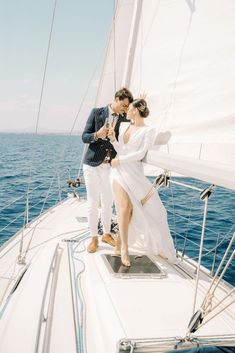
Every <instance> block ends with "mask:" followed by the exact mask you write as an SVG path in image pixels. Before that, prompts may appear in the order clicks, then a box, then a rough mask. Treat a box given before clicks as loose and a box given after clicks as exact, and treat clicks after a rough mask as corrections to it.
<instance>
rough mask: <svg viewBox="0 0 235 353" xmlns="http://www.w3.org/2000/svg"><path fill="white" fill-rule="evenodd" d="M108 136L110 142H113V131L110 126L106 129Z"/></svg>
mask: <svg viewBox="0 0 235 353" xmlns="http://www.w3.org/2000/svg"><path fill="white" fill-rule="evenodd" d="M108 138H109V139H110V141H111V142H113V141H114V140H115V131H114V128H113V127H112V126H110V128H109V130H108Z"/></svg>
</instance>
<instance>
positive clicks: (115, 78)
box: [113, 0, 117, 93]
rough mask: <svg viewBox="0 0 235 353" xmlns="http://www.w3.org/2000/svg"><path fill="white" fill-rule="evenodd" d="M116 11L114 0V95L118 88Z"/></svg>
mask: <svg viewBox="0 0 235 353" xmlns="http://www.w3.org/2000/svg"><path fill="white" fill-rule="evenodd" d="M116 11H117V4H116V1H115V0H113V13H114V15H113V83H114V93H115V92H116V88H117V77H116V76H117V75H116Z"/></svg>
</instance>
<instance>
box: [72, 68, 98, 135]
mask: <svg viewBox="0 0 235 353" xmlns="http://www.w3.org/2000/svg"><path fill="white" fill-rule="evenodd" d="M97 66H98V65H97V64H96V66H95V69H94V70H93V72H92V75H91V77H90V80H89V81H88V85H87V87H86V90H85V93H84V95H83V97H82V100H81V103H80V105H79V107H78V111H77V114H76V116H75V119H74V122H73V125H72V128H71V130H70V133H69V136H71V135H72V132H73V130H74V128H75V125H76V123H77V120H78V117H79V114H80V112H81V110H82V107H83V104H84V102H85V99H86V97H87V95H88V92H89V89H90V87H91V83H92V81H93V79H94V77H95V73H96V70H97Z"/></svg>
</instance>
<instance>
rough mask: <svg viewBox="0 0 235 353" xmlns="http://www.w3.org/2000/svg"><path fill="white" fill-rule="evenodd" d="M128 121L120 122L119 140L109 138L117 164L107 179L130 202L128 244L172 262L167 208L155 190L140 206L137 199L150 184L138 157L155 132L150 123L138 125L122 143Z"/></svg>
mask: <svg viewBox="0 0 235 353" xmlns="http://www.w3.org/2000/svg"><path fill="white" fill-rule="evenodd" d="M129 125H130V123H129V122H127V123H126V122H123V123H121V125H120V130H119V141H114V142H113V146H114V148H115V150H116V151H117V158H118V159H119V160H120V165H119V166H118V167H117V168H112V171H111V180H112V181H113V180H116V181H117V182H118V183H119V184H120V185H121V186H122V187H123V189H124V190H125V191H126V192H127V193H128V195H129V197H130V200H131V202H132V206H133V213H132V217H131V221H130V224H129V229H128V245H129V246H130V247H131V248H134V249H136V250H144V251H145V252H146V253H150V254H151V253H152V254H156V255H161V256H162V257H164V258H167V259H168V260H169V261H170V262H173V263H175V262H176V256H175V249H174V244H173V240H172V238H171V234H170V230H169V226H168V222H167V212H166V209H165V207H164V206H163V204H162V202H161V199H160V197H159V195H158V193H157V192H155V193H154V195H153V196H151V198H150V199H149V200H148V201H147V202H146V203H145V204H144V205H143V206H142V204H141V199H142V198H144V196H146V194H147V193H148V192H149V190H150V188H151V186H152V184H151V182H150V181H149V180H148V178H147V177H146V176H145V175H144V170H143V163H142V162H141V160H142V159H143V157H144V156H145V154H146V152H147V150H148V149H149V148H150V147H151V146H152V145H153V142H154V138H155V133H156V132H155V129H154V128H152V127H150V126H143V127H139V128H138V129H137V130H136V131H135V132H134V133H133V134H132V135H131V136H130V138H129V141H128V142H127V143H124V140H123V136H124V133H125V131H126V130H127V129H128V127H129ZM114 198H115V194H114Z"/></svg>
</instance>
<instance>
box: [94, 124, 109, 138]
mask: <svg viewBox="0 0 235 353" xmlns="http://www.w3.org/2000/svg"><path fill="white" fill-rule="evenodd" d="M108 131H109V129H107V128H106V127H105V125H103V126H102V127H101V128H100V129H99V130H98V131H97V132H96V136H97V138H98V139H105V138H106V136H107V135H108Z"/></svg>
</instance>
